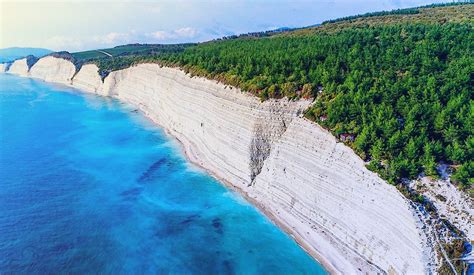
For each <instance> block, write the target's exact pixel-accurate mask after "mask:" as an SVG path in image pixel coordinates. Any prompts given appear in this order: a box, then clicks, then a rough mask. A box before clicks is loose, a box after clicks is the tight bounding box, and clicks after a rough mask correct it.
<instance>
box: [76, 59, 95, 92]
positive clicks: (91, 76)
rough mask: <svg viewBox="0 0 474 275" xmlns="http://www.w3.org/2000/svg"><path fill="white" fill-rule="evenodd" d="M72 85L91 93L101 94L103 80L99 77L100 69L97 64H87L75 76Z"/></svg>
mask: <svg viewBox="0 0 474 275" xmlns="http://www.w3.org/2000/svg"><path fill="white" fill-rule="evenodd" d="M72 85H73V86H74V87H76V88H79V89H81V90H83V91H86V92H90V93H100V91H101V89H102V79H101V78H100V76H99V68H98V67H97V66H96V65H95V64H85V65H83V66H82V68H81V69H80V70H79V72H78V73H77V74H76V75H75V76H74V79H73V80H72Z"/></svg>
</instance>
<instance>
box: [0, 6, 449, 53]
mask: <svg viewBox="0 0 474 275" xmlns="http://www.w3.org/2000/svg"><path fill="white" fill-rule="evenodd" d="M441 2H446V1H442V0H314V1H310V0H253V1H252V0H240V1H239V0H224V1H218V0H161V1H151V0H148V1H147V0H145V1H138V2H135V1H111V0H110V1H108V0H102V1H94V0H86V1H77V0H69V1H66V0H63V1H28V2H27V1H15V2H12V1H4V0H0V15H1V16H0V18H1V19H0V31H1V32H0V33H1V35H0V48H6V47H14V46H17V47H42V48H48V49H52V50H68V51H71V52H74V51H80V50H86V49H96V48H106V47H113V46H116V45H122V44H129V43H182V42H201V41H207V40H211V39H214V38H218V37H222V36H228V35H233V34H240V33H247V32H254V31H265V30H271V29H276V28H280V27H303V26H308V25H313V24H318V23H321V22H322V21H324V20H327V19H334V18H338V17H342V16H348V15H354V14H361V13H366V12H372V11H380V10H391V9H397V8H406V7H414V6H420V5H426V4H431V3H441Z"/></svg>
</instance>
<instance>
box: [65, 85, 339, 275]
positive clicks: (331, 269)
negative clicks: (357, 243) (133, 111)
mask: <svg viewBox="0 0 474 275" xmlns="http://www.w3.org/2000/svg"><path fill="white" fill-rule="evenodd" d="M71 87H74V86H71ZM75 89H77V90H79V91H80V92H81V93H89V92H86V91H83V90H81V89H78V88H75ZM89 94H90V93H89ZM94 95H96V96H100V97H108V98H113V99H116V100H118V101H120V102H122V103H125V104H128V105H130V106H134V105H133V104H131V103H129V102H124V101H122V100H120V99H119V98H116V97H111V96H102V95H99V94H95V93H94ZM134 107H135V108H137V109H138V110H139V111H140V113H141V114H142V115H143V116H144V117H145V118H146V119H148V120H149V121H151V122H152V123H153V124H154V125H156V126H158V127H159V128H160V129H162V130H163V131H164V132H165V134H166V135H167V136H169V137H170V138H172V139H174V140H175V141H177V144H178V147H179V150H180V151H181V153H182V154H183V156H184V157H185V159H186V160H187V161H189V162H190V163H191V164H192V165H194V166H196V167H197V168H198V169H200V170H202V171H203V172H205V173H206V174H208V175H209V176H211V177H212V178H214V179H215V180H217V181H218V182H219V183H220V184H221V185H223V186H224V187H225V188H227V189H229V190H230V191H232V192H236V193H238V194H239V195H240V196H242V198H244V199H245V200H246V201H247V202H248V203H249V204H251V205H252V206H253V207H255V208H256V209H257V210H258V211H259V212H260V213H261V214H262V215H263V216H265V217H266V218H267V219H268V220H270V222H271V223H273V224H274V225H275V226H276V227H278V228H279V229H280V230H281V231H283V233H284V234H285V235H287V236H288V237H289V238H290V239H292V240H293V241H294V242H295V243H296V244H297V245H298V246H299V247H301V248H302V249H303V250H304V251H305V252H306V254H308V255H309V256H310V257H311V258H313V259H314V260H315V261H316V262H318V264H320V265H321V266H322V267H323V268H324V270H325V271H327V272H328V273H329V274H340V273H342V272H341V271H339V270H338V269H337V268H336V267H335V266H334V265H333V264H331V263H330V262H329V260H328V259H326V258H325V257H324V256H323V255H322V254H321V253H320V252H318V251H317V250H316V249H314V248H312V247H311V246H310V245H308V244H307V243H306V242H305V241H304V239H303V238H302V237H301V236H300V235H299V234H297V233H296V232H292V231H291V230H290V226H289V225H286V224H284V223H283V222H281V221H280V220H279V219H277V218H276V217H275V215H274V214H273V213H271V212H269V211H267V210H266V209H265V207H264V206H263V205H261V204H260V203H259V202H257V201H256V200H255V199H253V198H251V197H250V196H248V195H247V193H246V192H244V191H243V190H242V189H241V188H238V187H236V186H234V185H233V184H232V183H230V182H229V181H227V180H226V179H224V178H221V177H218V176H217V175H216V174H215V173H213V172H212V171H210V170H209V169H206V168H205V167H204V166H202V165H201V164H199V163H198V162H197V161H196V160H195V159H194V158H193V155H192V154H191V153H190V152H189V151H190V150H189V148H186V145H185V143H184V142H183V141H182V140H180V139H179V138H177V137H176V136H175V135H173V133H172V132H171V131H170V130H168V129H166V128H165V127H163V125H161V124H160V123H159V122H157V121H156V120H154V119H153V118H152V117H151V116H150V115H149V114H148V113H147V112H146V111H145V110H143V109H142V108H141V106H134Z"/></svg>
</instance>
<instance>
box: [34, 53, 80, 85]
mask: <svg viewBox="0 0 474 275" xmlns="http://www.w3.org/2000/svg"><path fill="white" fill-rule="evenodd" d="M75 73H76V67H75V66H74V64H72V63H71V62H69V61H67V60H65V59H62V58H56V57H52V56H46V57H43V58H41V59H40V60H38V62H36V63H35V64H34V65H33V67H31V69H30V76H31V77H35V78H40V79H42V80H45V81H50V82H56V83H62V84H68V85H69V84H71V81H72V77H73V76H74V74H75Z"/></svg>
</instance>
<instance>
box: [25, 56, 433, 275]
mask: <svg viewBox="0 0 474 275" xmlns="http://www.w3.org/2000/svg"><path fill="white" fill-rule="evenodd" d="M38 64H42V65H41V66H39V65H38ZM70 65H71V66H73V65H72V64H70ZM48 66H52V68H48ZM71 66H69V65H66V64H63V61H53V60H48V61H43V62H42V60H40V61H38V63H37V64H35V65H34V66H33V68H32V71H33V69H35V68H36V69H35V71H36V72H35V75H37V76H38V75H41V76H45V75H47V76H48V77H43V79H45V80H48V81H54V79H59V80H61V81H63V80H64V79H66V80H67V79H68V77H69V76H71V77H72V74H70V73H68V74H65V73H64V72H65V71H68V70H69V69H68V70H65V69H60V68H59V67H61V68H66V67H67V68H70V67H71ZM54 72H58V73H59V75H60V76H54ZM68 72H69V71H68ZM96 73H97V67H95V66H94V65H90V66H89V65H86V66H83V68H82V69H81V70H80V71H79V72H78V74H77V75H76V76H75V77H74V78H73V80H72V85H73V86H76V87H78V88H81V89H84V90H87V91H89V92H95V93H97V94H100V95H107V96H113V97H116V98H118V99H120V100H122V101H124V102H127V103H130V104H132V105H134V106H136V107H137V108H139V109H141V110H142V111H143V112H144V113H145V114H146V115H147V116H149V117H150V118H151V119H153V120H154V121H155V122H156V123H158V124H159V125H161V126H163V127H164V128H165V129H166V130H167V131H168V132H169V133H170V134H172V135H173V136H174V137H176V138H177V139H179V140H180V141H181V143H182V144H183V147H184V150H185V151H186V154H187V156H188V157H189V158H190V160H191V161H193V162H194V163H196V164H198V165H200V166H202V167H203V168H205V169H207V170H208V171H209V172H210V173H211V174H212V175H214V176H215V177H217V178H219V179H221V181H222V182H224V183H226V184H228V185H229V186H231V187H234V188H236V189H238V190H240V192H241V193H242V194H244V195H245V196H246V197H247V198H248V199H249V200H250V201H252V202H253V203H254V204H255V205H257V206H258V207H259V208H260V209H261V210H262V211H263V212H265V213H266V214H267V215H268V216H269V217H271V218H272V220H274V221H275V222H276V223H277V224H279V225H280V226H281V227H282V228H283V229H285V230H286V231H287V232H288V233H289V234H291V235H292V236H293V237H294V238H295V239H296V240H297V241H298V242H299V243H300V244H301V245H302V246H303V247H305V248H306V249H307V250H308V252H309V253H311V254H312V255H314V256H315V257H317V258H318V259H319V260H320V261H321V262H322V263H323V264H324V265H325V266H326V267H327V268H328V269H329V270H331V271H334V272H337V271H339V272H341V273H347V274H354V273H365V272H369V273H374V272H380V273H383V272H388V273H399V274H404V273H405V274H421V273H424V272H425V271H426V264H427V258H425V256H426V255H424V248H423V245H422V242H423V237H422V235H421V234H420V232H421V231H420V230H419V229H418V227H417V223H418V220H417V218H416V217H415V215H414V213H413V210H412V208H411V206H410V204H409V203H408V202H407V201H406V200H405V199H404V197H403V196H402V195H401V194H400V193H399V192H398V191H397V190H396V189H395V188H394V187H392V186H390V185H388V184H387V183H385V182H384V181H383V180H381V179H380V178H379V177H378V176H377V175H376V174H374V173H372V172H370V171H368V170H367V169H366V168H365V166H364V163H363V161H362V160H361V159H360V158H358V157H357V156H356V155H355V154H354V152H352V150H351V149H350V148H348V147H346V146H344V145H343V144H341V143H338V142H337V141H336V139H335V138H334V137H333V136H332V135H331V134H330V133H328V132H327V131H325V130H324V129H322V128H320V127H319V126H318V125H317V124H314V123H312V122H310V121H307V120H305V119H304V118H302V115H301V114H302V111H303V110H304V109H305V108H307V107H308V106H309V104H310V101H288V100H286V99H282V100H268V101H265V102H263V103H262V102H260V101H259V100H258V99H257V98H255V97H253V96H250V95H248V94H245V93H242V92H241V91H240V90H238V89H236V88H232V87H227V86H224V85H222V84H219V83H216V82H215V81H211V80H207V79H203V78H196V77H193V78H192V77H190V76H188V75H186V74H185V73H184V72H182V71H180V70H179V69H173V68H166V67H160V66H158V65H155V64H141V65H138V66H133V67H131V68H128V69H124V70H120V71H116V72H112V73H110V74H109V76H108V77H106V78H105V80H104V83H102V82H101V81H99V80H100V77H99V76H98V74H97V75H95V74H96ZM32 75H33V74H32ZM65 82H67V81H65ZM61 83H64V81H63V82H61ZM243 234H245V232H243Z"/></svg>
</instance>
